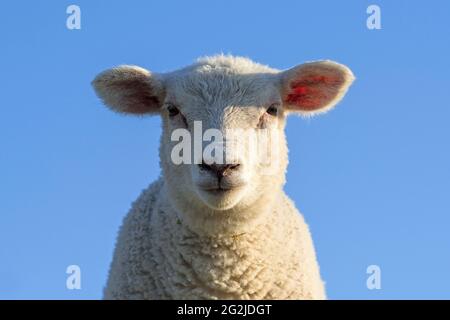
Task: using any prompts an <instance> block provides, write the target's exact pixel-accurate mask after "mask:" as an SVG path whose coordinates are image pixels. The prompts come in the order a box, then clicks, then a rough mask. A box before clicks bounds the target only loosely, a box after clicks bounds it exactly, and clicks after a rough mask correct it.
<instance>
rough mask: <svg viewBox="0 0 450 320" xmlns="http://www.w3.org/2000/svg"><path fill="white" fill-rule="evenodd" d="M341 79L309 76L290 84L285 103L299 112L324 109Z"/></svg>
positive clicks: (334, 93)
mask: <svg viewBox="0 0 450 320" xmlns="http://www.w3.org/2000/svg"><path fill="white" fill-rule="evenodd" d="M340 84H342V78H340V77H333V76H323V75H311V76H307V77H303V78H301V79H300V80H296V81H295V80H294V81H293V82H292V83H291V84H290V89H291V90H290V92H289V93H288V95H287V96H286V99H285V101H286V102H287V103H288V104H290V105H295V106H298V107H299V109H301V110H307V111H312V110H316V109H319V108H321V107H324V106H325V105H326V104H327V103H328V102H329V101H331V100H332V99H333V98H334V97H335V96H336V94H337V91H338V90H337V88H338V87H339V85H340Z"/></svg>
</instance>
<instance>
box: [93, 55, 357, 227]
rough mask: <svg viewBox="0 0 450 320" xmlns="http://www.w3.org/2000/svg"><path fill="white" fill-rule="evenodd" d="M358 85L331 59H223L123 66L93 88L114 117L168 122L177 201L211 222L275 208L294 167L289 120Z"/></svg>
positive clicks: (163, 153) (166, 159)
mask: <svg viewBox="0 0 450 320" xmlns="http://www.w3.org/2000/svg"><path fill="white" fill-rule="evenodd" d="M352 80H353V75H352V73H351V71H350V70H349V69H348V68H346V67H345V66H343V65H340V64H337V63H334V62H329V61H321V62H313V63H307V64H303V65H299V66H297V67H294V68H292V69H289V70H286V71H278V70H275V69H271V68H269V67H266V66H263V65H260V64H257V63H254V62H252V61H250V60H248V59H245V58H236V57H229V56H216V57H212V58H204V59H202V60H199V61H198V62H197V63H196V64H194V65H192V66H189V67H187V68H184V69H181V70H178V71H175V72H171V73H166V74H152V73H150V72H149V71H147V70H145V69H142V68H139V67H134V66H122V67H119V68H115V69H112V70H108V71H105V72H103V73H102V74H100V75H99V76H98V77H97V78H96V79H95V80H94V82H93V84H94V87H95V89H96V91H97V94H98V95H99V96H100V97H101V98H102V99H103V100H104V102H105V104H107V105H108V106H110V107H111V108H112V109H113V110H115V111H118V112H122V113H131V114H151V113H159V114H160V115H161V116H162V121H163V134H162V137H161V146H160V157H161V166H162V169H163V174H164V179H165V181H166V187H167V191H168V194H169V196H170V197H171V203H173V204H174V206H175V207H177V208H180V211H185V210H182V208H192V209H194V210H193V211H195V212H198V214H199V215H203V216H202V217H201V219H203V220H204V219H205V217H213V216H214V215H215V214H217V213H220V212H222V213H226V214H224V215H223V216H227V217H228V218H229V217H230V215H233V213H237V212H245V211H246V212H249V208H251V207H252V205H253V204H255V203H258V201H262V200H263V202H264V203H265V204H267V205H268V204H270V202H271V201H274V199H275V196H276V194H277V192H276V190H279V189H281V187H282V185H283V183H284V178H285V170H286V166H287V147H286V139H285V135H284V126H285V118H286V116H287V115H288V114H289V113H293V112H294V113H299V114H303V115H313V114H316V113H321V112H324V111H327V110H329V109H330V108H332V107H333V106H334V105H335V104H336V103H337V102H338V101H339V100H340V99H341V98H342V96H343V95H344V94H345V92H346V90H347V88H348V86H349V85H350V83H351V82H352ZM191 218H192V219H194V218H193V217H191Z"/></svg>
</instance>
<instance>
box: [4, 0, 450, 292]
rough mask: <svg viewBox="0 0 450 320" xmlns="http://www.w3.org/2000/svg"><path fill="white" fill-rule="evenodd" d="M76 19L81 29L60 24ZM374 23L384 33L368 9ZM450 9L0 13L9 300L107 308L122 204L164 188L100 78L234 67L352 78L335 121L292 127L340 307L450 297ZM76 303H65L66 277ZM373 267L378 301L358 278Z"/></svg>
mask: <svg viewBox="0 0 450 320" xmlns="http://www.w3.org/2000/svg"><path fill="white" fill-rule="evenodd" d="M70 4H76V5H79V6H80V8H81V19H82V20H81V30H68V29H67V28H66V18H67V14H66V8H67V6H68V5H70ZM370 4H377V5H379V6H380V8H381V19H382V20H381V21H382V22H381V23H382V29H381V30H368V29H367V28H366V19H367V16H368V15H367V14H366V8H367V6H368V5H370ZM449 13H450V3H448V2H445V1H431V2H429V1H415V2H412V1H406V0H403V1H400V0H398V1H363V0H359V1H356V0H352V1H331V0H330V1H283V0H280V1H237V0H231V1H230V0H228V1H206V0H205V1H189V2H187V1H159V3H156V1H146V2H144V1H114V2H112V1H98V0H97V1H73V2H69V1H45V2H44V1H41V2H39V3H37V2H32V1H21V0H19V1H14V2H12V1H9V2H5V3H4V4H2V10H0V43H1V49H0V55H1V59H0V69H1V70H2V76H1V77H0V91H1V101H2V102H1V105H0V243H1V245H0V299H5V298H8V299H17V298H25V299H31V298H33V299H34V298H38V299H47V298H54V299H80V298H84V299H96V298H100V297H101V292H102V288H103V285H104V283H105V281H106V275H107V270H108V267H109V262H110V260H111V255H112V250H113V247H114V242H115V237H116V233H117V230H118V227H119V225H120V223H121V220H122V218H123V217H124V215H125V214H126V212H127V210H128V208H129V206H130V203H131V202H132V201H133V200H134V199H135V198H136V197H137V195H138V194H139V192H140V190H142V189H143V188H145V187H146V186H147V185H148V184H149V183H150V182H151V181H152V180H154V179H155V178H157V177H158V175H159V164H158V154H157V148H158V143H159V136H160V130H161V128H160V120H159V119H158V118H157V117H150V118H144V119H138V118H133V117H123V116H118V115H116V114H113V113H112V112H109V111H108V110H107V109H106V108H104V107H102V106H101V104H100V102H99V101H98V99H97V98H96V96H95V94H94V92H93V90H92V89H91V87H90V81H91V80H92V78H93V77H94V76H95V75H96V74H97V73H98V72H100V71H102V70H104V69H106V68H109V67H112V66H115V65H118V64H124V63H127V64H137V65H141V66H143V67H146V68H148V69H150V70H154V71H159V72H163V71H169V70H173V69H176V68H179V67H182V66H184V65H186V64H189V63H191V62H192V61H193V60H194V59H195V58H196V57H198V56H202V55H208V54H215V53H220V52H224V53H232V54H235V55H244V56H248V57H251V58H252V59H254V60H256V61H259V62H262V63H264V64H269V65H271V66H273V67H276V68H280V69H284V68H288V67H291V66H293V65H296V64H298V63H302V62H304V61H308V60H317V59H332V60H336V61H339V62H341V63H344V64H347V65H348V66H349V67H350V68H351V69H352V70H353V72H354V73H355V75H356V77H357V80H356V82H355V83H354V85H353V86H352V87H351V89H350V91H349V93H348V94H347V96H346V97H345V99H344V101H343V102H342V103H341V104H340V105H338V107H337V108H336V109H335V110H333V111H332V112H330V113H328V114H326V115H323V116H319V117H316V118H313V119H302V118H300V117H292V118H290V119H289V121H288V126H287V135H288V143H289V147H290V165H289V170H288V175H287V181H288V182H287V185H286V191H287V193H288V194H289V195H290V196H291V197H292V198H293V200H294V201H295V202H296V204H297V206H298V207H299V209H300V210H301V211H302V212H303V214H304V216H305V218H306V220H307V221H308V223H309V225H310V227H311V230H312V233H313V238H314V241H315V245H316V249H317V253H318V259H319V262H320V265H321V272H322V276H323V278H324V280H325V281H326V283H327V292H328V296H329V298H332V299H346V298H356V299H380V298H386V299H396V298H414V299H417V298H425V299H429V298H438V299H442V298H447V299H448V298H450V290H449V289H448V288H449V287H450V274H449V270H450V232H448V226H449V225H450V203H449V196H450V165H449V164H450V148H449V138H450V126H449V125H448V122H449V120H448V119H449V117H450V108H449V101H450V77H449V71H450V62H449V61H450V60H449V58H448V57H450V41H449V38H450V26H449V22H448V14H449ZM71 264H76V265H79V266H80V267H81V272H82V278H81V279H82V280H81V283H82V289H81V290H68V289H66V278H67V274H66V273H65V271H66V267H67V266H68V265H71ZM372 264H375V265H378V266H380V268H381V286H382V288H381V289H380V290H368V289H367V287H366V279H367V277H368V275H367V274H366V268H367V266H369V265H372Z"/></svg>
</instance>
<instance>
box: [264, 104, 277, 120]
mask: <svg viewBox="0 0 450 320" xmlns="http://www.w3.org/2000/svg"><path fill="white" fill-rule="evenodd" d="M266 112H267V113H268V114H270V115H271V116H274V117H275V116H277V115H278V104H277V103H274V104H272V105H271V106H270V107H269V108H267V110H266Z"/></svg>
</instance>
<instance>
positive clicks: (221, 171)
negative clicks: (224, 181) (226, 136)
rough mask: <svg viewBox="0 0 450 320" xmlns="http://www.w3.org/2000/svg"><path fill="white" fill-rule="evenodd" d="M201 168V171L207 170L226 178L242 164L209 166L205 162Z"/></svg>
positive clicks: (200, 165)
mask: <svg viewBox="0 0 450 320" xmlns="http://www.w3.org/2000/svg"><path fill="white" fill-rule="evenodd" d="M198 166H199V167H200V169H202V170H205V171H211V172H214V173H215V174H217V175H218V176H224V175H226V174H227V173H229V172H230V171H232V170H236V169H237V168H238V167H239V166H240V164H238V163H237V164H224V165H219V164H215V163H213V164H210V165H209V164H207V163H205V162H202V163H201V164H199V165H198Z"/></svg>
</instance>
